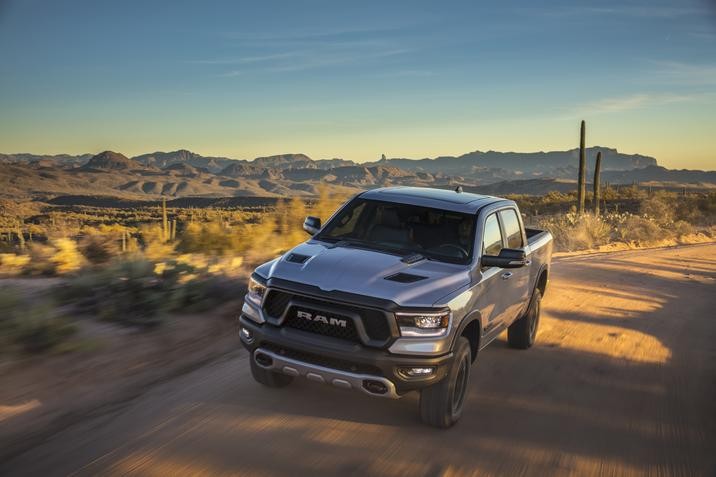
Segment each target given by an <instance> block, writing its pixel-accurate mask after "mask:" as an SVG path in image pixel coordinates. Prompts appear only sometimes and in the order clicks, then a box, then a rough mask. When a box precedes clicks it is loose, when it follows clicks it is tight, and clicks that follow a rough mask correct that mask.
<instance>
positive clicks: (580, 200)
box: [577, 120, 587, 214]
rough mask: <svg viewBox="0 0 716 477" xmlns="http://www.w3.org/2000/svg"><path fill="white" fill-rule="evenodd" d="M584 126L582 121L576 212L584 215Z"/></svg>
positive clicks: (585, 168) (585, 167) (585, 191)
mask: <svg viewBox="0 0 716 477" xmlns="http://www.w3.org/2000/svg"><path fill="white" fill-rule="evenodd" d="M585 129H586V126H585V124H584V120H582V127H581V129H580V132H579V177H578V179H577V212H579V213H580V214H583V213H584V199H585V196H586V195H587V184H586V179H587V156H586V153H585V150H584V136H585Z"/></svg>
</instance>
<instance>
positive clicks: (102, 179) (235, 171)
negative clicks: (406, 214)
mask: <svg viewBox="0 0 716 477" xmlns="http://www.w3.org/2000/svg"><path fill="white" fill-rule="evenodd" d="M597 152H601V153H602V157H603V160H602V170H603V177H602V180H603V181H604V182H608V183H612V184H632V183H634V182H640V183H644V184H648V185H653V186H656V187H670V188H677V187H678V188H681V187H689V188H696V189H713V188H716V172H714V171H710V172H709V171H707V172H704V171H691V170H670V169H666V168H664V167H660V166H659V165H658V164H657V161H656V159H654V158H653V157H648V156H643V155H639V154H624V153H620V152H618V151H617V150H616V149H610V148H603V147H593V148H589V149H587V157H588V161H589V162H591V161H593V158H594V157H595V156H596V154H597ZM577 155H578V151H577V150H576V149H574V150H569V151H552V152H537V153H514V152H506V153H503V152H495V151H488V152H480V151H475V152H471V153H468V154H464V155H462V156H458V157H438V158H435V159H418V160H413V159H400V158H396V159H390V158H385V157H383V158H382V159H381V160H379V161H375V162H370V163H362V164H358V163H355V162H353V161H350V160H346V159H321V160H314V159H312V158H310V157H308V156H307V155H305V154H281V155H275V156H267V157H259V158H256V159H254V160H251V161H247V160H239V159H230V158H227V157H207V156H201V155H199V154H196V153H194V152H191V151H187V150H179V151H174V152H154V153H150V154H142V155H139V156H136V157H132V158H129V157H127V156H124V155H123V154H120V153H117V152H113V151H104V152H101V153H99V154H97V155H94V156H92V155H90V154H83V155H78V156H71V155H67V154H61V155H56V156H48V155H33V154H0V197H5V198H13V199H41V200H52V199H55V198H57V197H62V196H68V195H70V196H111V197H117V198H124V199H132V200H147V199H148V200H156V199H158V198H160V197H170V198H181V197H255V196H256V197H285V196H293V195H303V196H313V195H316V194H317V193H318V189H317V188H318V186H319V184H325V185H327V186H328V187H329V188H331V189H333V190H335V191H340V192H351V191H357V190H361V189H366V188H373V187H383V186H390V185H411V186H433V187H454V186H455V185H457V184H460V185H463V186H464V187H465V188H466V189H468V190H470V191H475V192H482V193H490V194H508V193H520V194H543V193H546V192H549V191H552V190H555V191H562V192H567V191H571V190H574V188H575V181H574V179H575V177H576V175H577V163H578V160H577ZM592 167H593V166H592V164H589V169H590V170H591V169H592ZM590 179H591V178H588V180H590Z"/></svg>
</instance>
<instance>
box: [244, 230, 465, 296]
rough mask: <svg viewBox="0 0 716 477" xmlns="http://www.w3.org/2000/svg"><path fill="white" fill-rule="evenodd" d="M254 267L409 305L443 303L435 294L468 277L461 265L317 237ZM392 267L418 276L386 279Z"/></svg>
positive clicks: (267, 275)
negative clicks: (410, 261)
mask: <svg viewBox="0 0 716 477" xmlns="http://www.w3.org/2000/svg"><path fill="white" fill-rule="evenodd" d="M299 262H302V263H299ZM256 273H258V274H259V275H260V276H262V277H264V278H266V279H269V278H280V279H283V280H290V281H293V282H298V283H303V284H306V285H313V286H316V287H318V288H320V289H321V290H323V291H326V292H331V291H343V292H348V293H354V294H357V295H364V296H370V297H375V298H383V299H386V300H391V301H393V302H395V303H397V304H398V305H401V306H415V307H430V306H437V305H443V304H444V303H438V301H439V300H440V299H441V298H443V297H446V296H447V295H449V294H451V293H452V292H454V291H456V290H458V289H459V288H461V287H463V286H466V285H468V284H469V283H470V273H469V266H467V265H456V264H450V263H443V262H436V261H429V260H421V261H420V262H417V263H414V264H407V263H404V262H402V261H401V257H398V256H395V255H391V254H387V253H382V252H377V251H372V250H365V249H360V248H353V247H345V246H339V247H333V246H331V245H328V244H324V243H322V242H318V241H309V242H306V243H302V244H301V245H298V246H296V247H295V248H293V249H292V250H290V251H288V252H286V253H285V254H284V255H282V256H281V257H279V258H277V259H275V260H273V261H271V262H268V263H265V264H263V265H261V266H260V267H258V268H257V269H256ZM398 273H404V274H409V275H413V276H417V277H421V278H420V279H419V280H416V281H412V282H408V283H405V282H401V281H395V280H390V279H386V278H387V277H391V276H393V275H396V274H398ZM408 278H410V277H408ZM412 280H414V278H412Z"/></svg>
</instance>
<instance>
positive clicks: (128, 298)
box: [57, 256, 236, 328]
mask: <svg viewBox="0 0 716 477" xmlns="http://www.w3.org/2000/svg"><path fill="white" fill-rule="evenodd" d="M181 257H182V258H183V260H181V261H180V260H167V261H164V262H159V263H154V262H151V261H149V260H145V259H133V260H126V261H120V262H115V263H112V264H111V265H110V266H108V267H106V268H104V269H94V270H88V271H86V272H85V273H81V274H79V275H77V276H76V277H74V278H73V279H71V280H70V281H68V283H66V284H64V285H62V286H60V287H59V288H58V289H57V295H58V297H60V299H61V300H62V301H63V302H64V303H67V304H72V305H73V306H74V307H75V308H76V309H77V310H78V311H79V312H81V313H86V314H90V315H94V316H96V317H97V318H99V319H102V320H107V321H112V322H115V323H120V324H123V325H128V326H139V327H144V328H151V327H155V326H157V325H159V324H161V323H162V322H163V321H164V319H165V317H166V315H167V313H169V312H171V311H197V310H204V309H208V308H210V307H211V306H214V305H216V304H218V303H221V302H223V301H227V300H231V299H235V298H236V284H235V282H234V281H232V280H231V279H229V278H227V277H225V276H223V275H212V274H210V273H209V270H210V268H211V265H210V264H209V262H208V261H207V260H204V261H203V263H198V258H197V260H196V261H194V263H195V264H196V265H195V264H192V263H189V260H188V259H187V256H181Z"/></svg>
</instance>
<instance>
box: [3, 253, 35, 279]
mask: <svg viewBox="0 0 716 477" xmlns="http://www.w3.org/2000/svg"><path fill="white" fill-rule="evenodd" d="M28 263H30V256H29V255H18V254H15V253H0V275H17V274H19V273H21V272H22V271H23V270H24V269H25V267H27V265H28Z"/></svg>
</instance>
